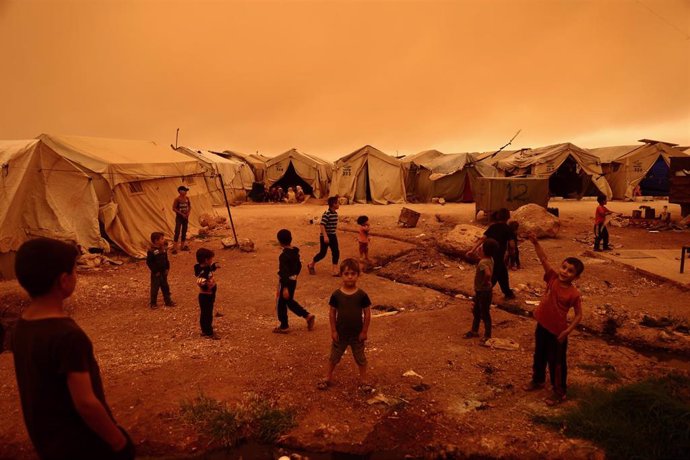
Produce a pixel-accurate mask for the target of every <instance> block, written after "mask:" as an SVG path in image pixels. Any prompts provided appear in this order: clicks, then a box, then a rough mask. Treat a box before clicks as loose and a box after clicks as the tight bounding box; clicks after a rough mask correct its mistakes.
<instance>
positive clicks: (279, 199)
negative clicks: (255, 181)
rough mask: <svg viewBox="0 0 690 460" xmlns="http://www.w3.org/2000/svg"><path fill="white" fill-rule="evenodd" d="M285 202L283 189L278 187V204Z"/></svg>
mask: <svg viewBox="0 0 690 460" xmlns="http://www.w3.org/2000/svg"><path fill="white" fill-rule="evenodd" d="M283 201H285V192H284V191H283V187H276V203H282V202H283Z"/></svg>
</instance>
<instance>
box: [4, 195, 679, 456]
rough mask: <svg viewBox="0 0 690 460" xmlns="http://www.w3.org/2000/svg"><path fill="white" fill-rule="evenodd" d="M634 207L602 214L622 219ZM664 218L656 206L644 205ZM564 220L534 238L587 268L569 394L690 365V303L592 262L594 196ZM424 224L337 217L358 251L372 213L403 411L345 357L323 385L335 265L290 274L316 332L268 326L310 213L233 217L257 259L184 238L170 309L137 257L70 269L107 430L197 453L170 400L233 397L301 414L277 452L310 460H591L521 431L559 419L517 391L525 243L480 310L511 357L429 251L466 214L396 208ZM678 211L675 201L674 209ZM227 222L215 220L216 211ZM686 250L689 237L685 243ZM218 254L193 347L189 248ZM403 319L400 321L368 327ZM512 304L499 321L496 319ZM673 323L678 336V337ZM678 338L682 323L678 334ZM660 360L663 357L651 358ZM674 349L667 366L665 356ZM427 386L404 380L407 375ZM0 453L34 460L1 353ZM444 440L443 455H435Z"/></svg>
mask: <svg viewBox="0 0 690 460" xmlns="http://www.w3.org/2000/svg"><path fill="white" fill-rule="evenodd" d="M639 204H640V203H618V202H614V203H611V204H610V206H609V207H610V208H611V209H613V210H615V211H621V212H625V213H626V214H630V210H632V209H636V208H637V207H638V206H639ZM653 205H655V206H656V207H657V208H660V207H661V205H662V203H654V204H653ZM551 206H556V207H558V208H559V209H560V216H561V224H562V228H561V232H560V234H559V237H558V238H556V239H551V240H543V245H544V247H545V249H546V251H547V253H548V254H549V256H550V258H551V259H552V260H554V261H559V260H561V259H562V258H564V257H566V256H568V255H575V256H579V257H582V258H583V260H584V261H585V265H586V269H585V272H584V274H583V276H582V278H581V279H580V280H579V281H578V282H577V285H578V287H579V288H580V290H581V292H582V294H583V300H584V302H583V307H584V311H585V318H584V321H583V325H584V329H583V330H578V331H576V332H574V333H573V335H572V337H571V339H570V344H569V351H568V353H569V358H568V359H569V371H570V372H569V383H570V385H572V386H574V387H576V386H578V385H584V384H591V383H595V384H600V385H614V384H612V383H609V382H608V381H607V380H606V379H604V378H602V377H600V376H598V375H597V374H596V373H595V372H593V371H592V369H594V368H595V367H596V366H613V367H614V368H615V372H616V373H617V374H618V376H619V377H620V381H619V383H629V382H634V381H637V380H640V379H642V378H645V377H648V376H654V375H660V374H664V373H667V372H669V371H670V370H672V369H674V370H680V371H681V372H688V370H689V369H688V365H687V361H686V360H685V359H684V358H683V356H686V357H687V356H688V353H687V352H688V351H690V337H689V336H688V334H687V329H686V327H687V325H688V321H689V320H690V292H688V290H687V289H683V288H680V287H678V286H676V285H673V284H670V283H664V282H662V281H659V280H654V279H649V278H646V277H644V276H642V275H640V274H639V273H638V272H635V271H634V270H631V269H628V268H625V267H623V266H621V265H618V264H614V263H611V262H609V261H606V260H603V259H599V258H596V257H594V254H592V253H590V252H588V250H589V249H590V248H589V246H588V245H586V244H584V243H581V242H579V241H577V240H578V239H582V238H584V237H586V236H587V235H588V234H589V233H590V232H591V228H592V222H593V219H592V216H593V214H594V208H595V202H592V201H579V202H577V201H554V202H552V203H551ZM408 207H410V208H412V209H415V210H417V211H419V212H421V213H422V217H421V219H420V222H419V225H418V226H417V228H412V229H404V228H400V227H398V226H397V217H398V215H399V213H400V208H401V206H397V205H391V206H371V205H356V206H345V207H342V208H341V210H340V212H339V213H340V215H341V224H340V229H341V232H340V237H339V238H340V242H341V252H342V254H343V256H345V257H348V256H356V240H355V233H353V232H352V230H354V229H355V222H354V220H355V219H356V216H358V215H360V214H366V215H368V216H369V217H370V221H371V224H372V232H373V235H374V236H373V238H372V242H371V253H372V256H374V257H375V258H376V259H377V260H378V262H379V263H378V265H379V266H380V267H381V268H378V269H376V270H374V271H372V272H371V273H368V274H364V275H363V276H362V277H361V279H360V283H359V284H360V287H361V288H363V289H364V290H365V291H367V292H368V293H369V295H370V297H371V299H372V302H373V304H374V308H375V310H374V311H373V313H374V316H375V317H374V318H373V320H372V324H371V328H370V334H369V342H368V344H367V356H368V359H369V363H370V373H371V377H372V380H373V384H374V386H375V388H376V391H377V394H382V395H384V396H386V397H389V398H395V399H396V400H397V402H398V404H394V405H392V406H389V405H386V404H384V403H375V404H369V403H368V400H369V399H370V398H371V395H368V396H367V395H362V394H358V392H357V390H356V389H357V379H356V368H355V366H354V363H353V362H352V359H351V358H350V357H349V356H348V355H346V356H345V357H344V359H343V361H342V363H341V365H340V366H339V367H338V369H337V370H336V382H335V385H334V386H333V387H332V388H330V389H329V390H328V391H319V390H317V389H316V387H315V384H316V383H317V382H318V381H319V379H320V378H321V377H322V375H323V374H324V370H325V365H326V359H327V356H328V351H329V345H330V334H329V327H328V306H327V300H328V298H329V295H330V293H331V292H332V291H333V290H335V289H336V288H337V287H338V286H339V279H338V278H334V277H332V276H330V267H329V264H330V263H329V259H326V260H324V261H323V262H321V263H320V264H319V265H317V274H316V276H309V275H308V274H307V273H306V269H305V273H304V274H303V275H301V276H300V279H299V284H298V288H297V295H296V298H297V299H298V300H299V301H300V302H301V303H302V304H303V305H304V306H305V307H306V308H307V309H308V310H309V311H311V312H312V313H315V314H316V317H317V319H316V327H315V330H314V331H313V332H308V331H307V328H306V324H305V322H304V321H303V320H302V319H300V318H296V317H294V316H292V315H291V316H290V324H291V329H292V332H291V333H290V334H288V335H278V334H273V333H271V329H272V328H273V327H274V326H275V325H276V324H277V321H276V317H275V290H276V283H277V276H276V271H277V257H278V254H279V250H280V248H279V247H278V246H277V243H275V241H274V240H275V233H276V231H277V230H278V229H279V228H283V227H285V228H289V229H291V230H292V232H293V235H294V243H295V245H297V246H298V247H300V249H301V253H302V260H303V262H304V263H306V262H307V261H308V260H309V259H310V258H311V257H312V256H313V254H315V253H316V252H317V249H318V248H317V243H318V226H317V225H310V224H309V223H308V221H309V219H310V218H314V217H318V216H320V214H321V212H322V211H323V209H324V206H323V205H321V204H310V203H309V204H304V205H242V206H239V207H236V208H233V218H234V222H235V225H236V228H237V233H238V236H239V237H240V238H250V239H252V240H253V241H254V242H255V243H256V249H257V250H256V252H251V253H245V252H240V251H239V250H236V249H232V250H224V249H221V245H220V241H219V240H220V238H221V237H222V236H227V233H228V231H227V230H222V231H216V232H215V234H214V235H213V236H212V237H211V238H209V239H206V240H203V241H198V240H197V241H193V242H192V252H182V253H180V254H177V255H171V263H172V268H171V273H170V277H169V278H170V284H171V286H172V293H173V298H174V300H175V301H176V302H177V307H174V308H159V309H157V310H150V309H149V307H148V288H149V281H148V279H149V277H148V270H147V268H146V265H145V263H144V262H143V261H136V262H128V263H125V264H124V265H122V266H119V267H112V266H105V267H103V268H101V269H98V270H90V271H83V272H81V273H80V278H79V284H78V288H77V291H76V293H75V295H74V296H73V298H71V299H70V300H69V303H68V306H69V309H70V311H71V312H72V313H73V316H74V317H75V319H76V320H77V321H78V322H79V324H80V325H81V326H82V327H83V328H84V330H85V331H86V332H87V334H88V335H89V336H90V337H91V339H92V341H93V343H94V348H95V351H96V354H97V359H98V361H99V363H100V365H101V371H102V374H103V379H104V383H105V390H106V395H107V398H108V402H109V403H110V405H111V407H112V409H113V413H114V415H115V417H116V418H117V420H118V422H119V423H121V424H122V425H123V426H124V427H126V428H127V429H128V431H129V432H130V434H131V435H132V437H133V439H134V440H135V442H136V444H137V449H138V452H139V454H140V455H142V456H152V457H161V458H162V457H165V458H169V457H170V456H184V455H188V456H189V455H193V454H195V453H198V452H200V451H203V450H204V449H206V442H205V440H204V439H201V438H200V437H199V435H198V433H196V432H195V431H194V430H193V429H192V428H191V427H189V426H186V425H185V424H184V423H183V422H182V420H181V419H180V416H179V409H180V402H181V401H183V400H188V399H191V398H193V397H195V396H196V395H198V394H199V393H200V392H203V393H204V394H206V395H208V396H211V397H213V398H216V399H219V400H223V401H228V402H234V401H238V400H240V399H241V398H242V396H243V394H244V393H246V392H258V393H260V394H265V395H267V396H270V397H275V398H277V399H278V400H279V401H280V404H281V405H283V406H286V407H287V406H289V407H294V408H296V409H297V414H298V416H297V423H298V425H297V427H296V428H294V429H293V430H292V431H291V432H289V433H288V434H287V435H286V436H285V437H284V438H283V439H282V440H281V444H283V445H286V446H289V447H291V448H295V449H298V448H299V449H306V450H309V451H312V452H314V451H324V450H334V449H335V450H340V451H346V452H353V453H364V452H371V451H376V452H393V453H395V454H396V455H397V454H400V457H403V456H404V455H405V454H410V455H413V456H420V455H423V454H424V453H428V452H429V449H431V448H446V447H447V446H448V445H455V446H459V449H460V451H461V452H462V453H463V454H464V455H467V456H469V455H477V456H485V457H490V458H499V457H500V458H547V457H548V458H553V457H561V458H597V456H598V455H600V452H598V449H597V448H596V447H595V446H592V445H590V444H589V443H587V442H585V441H581V440H572V439H567V438H565V437H564V436H563V435H561V434H560V433H558V432H554V431H551V430H549V429H547V428H545V427H543V426H541V425H538V424H535V423H533V422H532V421H531V420H532V419H531V417H532V416H533V415H535V414H546V413H550V412H552V411H558V410H563V407H568V406H569V405H573V404H576V402H575V401H569V402H567V403H566V404H565V405H564V406H561V408H556V409H551V408H548V407H547V406H546V405H545V404H544V402H543V400H544V398H545V397H546V396H548V393H547V392H544V393H536V394H535V393H524V392H523V391H522V390H521V386H522V385H523V384H524V383H526V382H527V381H528V380H529V378H530V372H531V359H532V349H533V341H534V339H533V334H534V326H535V323H534V320H533V319H531V318H529V317H527V316H525V315H521V314H515V313H514V312H515V311H519V310H525V311H530V310H532V309H533V308H534V305H530V304H527V303H526V301H528V300H529V301H536V300H537V299H538V298H539V296H538V294H539V293H540V292H541V291H539V290H540V289H541V290H542V291H543V281H542V280H541V277H542V271H541V267H540V266H539V263H538V261H537V260H536V257H535V255H534V251H533V249H532V248H531V245H530V244H529V243H528V242H523V243H522V244H521V246H520V248H521V249H520V250H521V258H522V261H523V269H522V270H519V271H517V272H511V274H510V276H511V284H512V285H513V286H520V291H519V292H518V293H517V295H518V298H517V300H516V301H513V302H504V301H503V300H502V298H501V296H500V293H499V290H498V289H496V290H495V295H494V297H495V302H497V303H498V304H499V305H498V308H495V309H493V310H492V318H493V322H494V325H495V326H494V327H495V332H494V336H495V337H498V338H507V339H512V340H514V341H515V342H517V343H518V344H519V346H520V349H519V350H516V351H506V350H495V349H490V348H486V347H482V346H480V345H479V343H478V341H477V340H476V339H474V340H464V339H462V338H461V336H462V334H463V333H464V332H465V331H467V330H468V328H469V325H470V323H471V318H472V315H471V302H470V300H469V299H467V294H470V293H471V290H472V277H473V267H472V266H471V265H469V264H468V263H466V262H463V261H459V260H456V259H452V258H448V257H446V256H443V255H441V254H440V253H438V252H437V251H436V250H435V246H434V240H435V238H439V237H440V236H442V234H443V233H444V232H445V231H447V230H449V229H451V228H452V225H454V224H455V223H467V222H470V221H471V220H472V218H473V214H474V205H473V204H447V205H445V206H440V205H435V204H422V205H408ZM670 209H671V212H673V213H674V214H675V215H676V216H677V215H678V209H677V207H676V206H671V207H670ZM217 212H218V213H222V212H223V211H222V210H221V209H217ZM611 234H612V243H613V244H614V245H622V247H625V248H640V249H652V248H654V249H658V248H679V247H680V245H681V242H687V240H688V235H690V233H688V232H660V233H654V234H650V233H648V232H647V231H646V230H644V229H636V228H612V229H611ZM686 244H687V243H686ZM202 245H203V246H205V247H209V248H212V249H214V250H216V261H217V262H218V263H219V264H220V265H221V269H220V270H219V271H218V272H217V281H218V299H217V302H216V311H218V312H221V313H222V315H223V316H220V317H216V318H215V319H214V327H215V329H216V331H217V332H218V334H219V335H220V336H221V340H219V341H210V340H206V339H202V338H200V337H199V326H198V306H197V300H196V288H195V283H194V276H193V273H192V266H193V264H194V260H193V257H194V256H193V251H194V250H195V249H197V248H199V247H201V246H202ZM25 304H26V300H25V298H24V296H23V294H22V293H21V291H20V290H19V288H18V286H17V284H16V282H9V281H5V282H0V305H2V306H3V307H2V308H3V310H2V311H3V317H5V318H7V317H8V316H9V315H11V314H13V313H16V312H17V311H19V310H20V308H21V307H22V306H23V305H25ZM393 309H396V310H398V313H397V314H394V315H383V316H377V315H379V314H381V313H383V312H384V311H388V310H393ZM506 310H508V311H506ZM645 314H647V315H649V316H651V317H654V318H661V317H667V318H669V319H670V321H671V325H668V326H667V327H665V328H663V329H660V328H652V327H646V326H643V325H641V324H640V322H641V321H642V320H643V315H645ZM683 325H684V326H683ZM684 327H685V329H684ZM645 350H652V351H657V352H658V351H664V350H669V351H670V352H672V353H675V354H670V355H667V354H665V353H664V354H657V355H654V354H650V353H649V352H647V351H645ZM668 356H671V357H674V356H675V358H673V359H670V360H669V359H667V358H668ZM408 370H414V371H415V372H416V373H417V374H419V375H421V376H423V382H424V383H426V384H427V385H429V388H428V389H427V390H426V391H421V392H419V391H416V390H414V389H413V388H412V387H413V386H415V385H417V384H419V383H420V379H419V378H417V377H403V373H405V372H406V371H408ZM0 375H2V379H1V381H0V385H1V387H0V413H2V414H4V416H3V417H0V458H34V457H33V455H34V454H33V452H32V449H31V445H30V443H29V442H28V438H27V434H26V431H25V428H24V424H23V420H22V416H21V412H20V407H19V400H18V396H17V389H16V383H15V379H14V371H13V365H12V356H11V353H8V352H5V353H2V354H0ZM444 446H445V447H444Z"/></svg>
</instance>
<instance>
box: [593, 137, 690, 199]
mask: <svg viewBox="0 0 690 460" xmlns="http://www.w3.org/2000/svg"><path fill="white" fill-rule="evenodd" d="M640 142H643V144H642V145H625V146H614V147H602V148H597V149H592V150H591V152H592V154H593V155H595V156H597V157H599V158H600V160H601V162H602V164H603V165H604V166H603V168H604V172H605V174H606V179H607V180H608V182H609V184H610V185H611V191H612V193H613V198H615V199H631V198H632V197H633V191H634V190H635V188H636V187H637V186H638V185H639V186H640V193H641V194H642V195H650V196H653V195H657V196H668V194H669V190H670V182H669V165H670V163H671V160H670V159H671V158H672V157H684V156H686V155H685V154H684V153H683V152H682V151H681V150H680V149H677V148H675V145H676V144H670V143H667V142H660V141H653V140H649V139H642V140H641V141H640Z"/></svg>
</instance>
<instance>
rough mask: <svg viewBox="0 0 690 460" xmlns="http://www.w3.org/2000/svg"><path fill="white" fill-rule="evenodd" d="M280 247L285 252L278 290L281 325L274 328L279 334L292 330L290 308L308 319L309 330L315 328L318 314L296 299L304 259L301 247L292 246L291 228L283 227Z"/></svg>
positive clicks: (279, 267)
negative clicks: (301, 254) (288, 312)
mask: <svg viewBox="0 0 690 460" xmlns="http://www.w3.org/2000/svg"><path fill="white" fill-rule="evenodd" d="M277 238H278V242H279V243H280V247H281V248H283V252H281V253H280V256H279V257H278V277H279V278H280V280H279V282H278V292H277V295H276V296H277V298H278V300H277V305H276V308H277V310H278V321H280V325H279V326H278V327H276V328H275V329H273V332H276V333H278V334H287V333H288V332H289V331H290V327H289V325H288V314H287V311H288V308H289V309H290V310H291V311H292V312H293V313H294V314H296V315H297V316H300V317H302V318H304V319H306V320H307V330H310V331H311V330H313V329H314V320H315V319H316V316H314V315H312V314H310V313H309V312H308V311H307V310H305V309H304V307H302V306H301V305H300V304H299V303H298V302H297V301H296V300H295V289H297V275H299V272H300V271H301V270H302V261H300V258H299V248H295V247H292V246H291V244H292V233H290V230H287V229H282V230H280V231H279V232H278V235H277Z"/></svg>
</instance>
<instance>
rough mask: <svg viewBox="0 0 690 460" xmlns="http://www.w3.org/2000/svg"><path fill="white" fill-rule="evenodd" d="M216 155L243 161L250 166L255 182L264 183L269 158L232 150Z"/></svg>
mask: <svg viewBox="0 0 690 460" xmlns="http://www.w3.org/2000/svg"><path fill="white" fill-rule="evenodd" d="M213 153H215V154H216V155H220V156H222V157H223V158H228V159H235V160H239V161H243V162H245V163H246V164H248V165H249V167H250V168H251V170H252V172H253V173H254V177H255V180H256V181H257V182H263V181H264V176H265V172H266V162H267V161H268V160H269V159H268V158H267V157H265V156H263V155H260V154H258V153H241V152H234V151H232V150H224V151H222V152H213Z"/></svg>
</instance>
